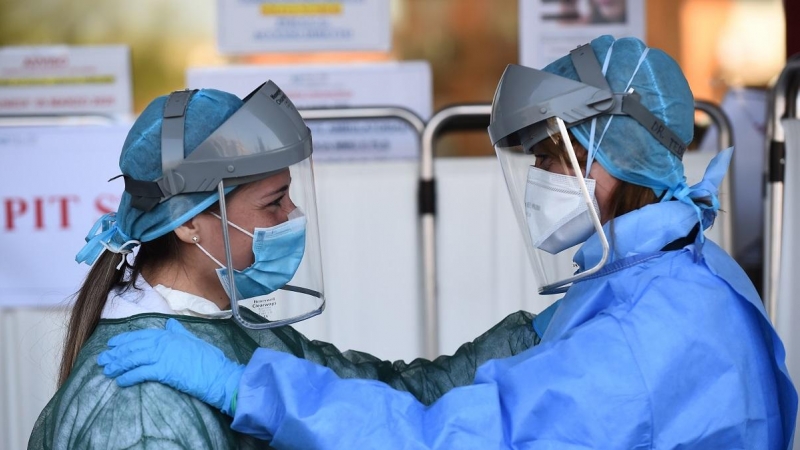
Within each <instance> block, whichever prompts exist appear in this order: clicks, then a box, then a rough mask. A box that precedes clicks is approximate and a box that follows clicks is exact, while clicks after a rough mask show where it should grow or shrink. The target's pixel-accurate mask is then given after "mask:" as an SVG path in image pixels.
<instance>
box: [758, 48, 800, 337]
mask: <svg viewBox="0 0 800 450" xmlns="http://www.w3.org/2000/svg"><path fill="white" fill-rule="evenodd" d="M799 89H800V57H794V58H792V59H790V60H789V61H788V62H787V64H786V67H785V68H784V69H783V71H782V72H781V74H780V75H779V76H778V79H777V81H776V82H775V84H774V85H773V86H772V88H771V89H770V94H769V103H768V107H767V108H768V109H767V143H766V158H767V160H766V164H765V165H764V167H765V170H766V174H765V175H766V186H765V189H764V194H765V197H766V207H765V208H766V211H765V214H764V284H763V291H764V307H765V308H766V310H767V314H768V315H769V319H770V321H771V322H772V323H773V324H775V323H776V314H777V310H778V283H779V281H780V265H781V242H782V241H783V199H784V190H783V188H784V180H785V176H786V167H785V163H786V161H785V157H786V132H785V130H784V129H783V124H782V123H781V120H783V119H784V118H789V117H797V113H798V110H800V108H798V102H800V96H798V94H799V92H798V90H799ZM790 98H793V99H794V101H793V102H789V101H788V100H787V99H790Z"/></svg>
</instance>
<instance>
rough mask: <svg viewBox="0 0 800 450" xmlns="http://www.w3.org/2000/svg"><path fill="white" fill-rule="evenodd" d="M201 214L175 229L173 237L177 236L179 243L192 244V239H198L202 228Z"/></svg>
mask: <svg viewBox="0 0 800 450" xmlns="http://www.w3.org/2000/svg"><path fill="white" fill-rule="evenodd" d="M201 215H202V213H200V214H198V215H196V216H194V217H192V218H191V219H189V220H187V221H186V222H184V224H183V225H181V226H179V227H178V228H175V235H176V236H178V239H180V240H181V242H184V243H186V244H194V243H195V239H194V237H195V236H197V237H198V238H199V237H200V235H201V229H202V228H203V227H202V218H200V216H201Z"/></svg>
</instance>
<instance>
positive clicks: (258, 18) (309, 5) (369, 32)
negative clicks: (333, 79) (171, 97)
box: [217, 0, 391, 53]
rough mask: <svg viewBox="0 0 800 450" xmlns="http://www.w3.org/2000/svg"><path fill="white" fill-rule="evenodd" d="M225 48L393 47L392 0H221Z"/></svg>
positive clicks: (219, 28)
mask: <svg viewBox="0 0 800 450" xmlns="http://www.w3.org/2000/svg"><path fill="white" fill-rule="evenodd" d="M217 16H218V17H217V33H218V36H217V38H218V39H217V41H218V45H219V50H220V52H222V53H258V52H296V51H322V50H378V51H386V50H389V46H390V42H391V21H390V14H389V0H218V1H217Z"/></svg>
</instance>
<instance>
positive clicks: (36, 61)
mask: <svg viewBox="0 0 800 450" xmlns="http://www.w3.org/2000/svg"><path fill="white" fill-rule="evenodd" d="M132 112H133V94H132V89H131V67H130V52H129V50H128V47H125V46H120V45H108V46H106V45H104V46H85V47H84V46H81V47H68V46H52V47H2V48H0V115H4V116H23V115H32V114H42V115H43V114H58V115H70V114H92V113H97V114H131V113H132Z"/></svg>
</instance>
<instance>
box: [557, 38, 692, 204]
mask: <svg viewBox="0 0 800 450" xmlns="http://www.w3.org/2000/svg"><path fill="white" fill-rule="evenodd" d="M591 46H592V50H594V54H595V56H596V57H597V60H598V61H599V62H600V66H601V67H603V69H604V73H605V76H606V79H607V80H608V83H609V84H610V85H611V89H612V91H613V92H620V93H621V92H626V91H627V90H628V89H630V88H632V89H633V90H634V91H635V92H637V93H638V94H639V95H640V96H641V99H640V101H641V103H642V105H643V106H644V107H645V108H647V109H649V110H650V112H652V113H653V114H654V115H655V116H656V117H658V118H659V119H661V121H663V122H664V124H665V125H666V126H667V127H668V128H670V129H671V130H672V131H673V132H674V133H676V134H677V135H678V136H679V137H680V138H681V139H682V140H683V143H684V144H686V145H688V144H689V143H690V142H691V141H692V137H693V134H694V98H693V96H692V91H691V90H690V89H689V83H688V82H687V81H686V78H685V77H684V75H683V72H682V71H681V69H680V67H679V66H678V64H677V63H676V62H675V61H674V60H673V59H672V58H671V57H669V55H667V54H666V53H664V52H663V51H661V50H658V49H648V47H647V46H646V45H645V44H644V43H643V42H642V41H640V40H639V39H636V38H622V39H618V40H615V39H614V38H613V37H611V36H601V37H599V38H597V39H595V40H593V41H592V42H591ZM543 70H545V71H546V72H550V73H553V74H556V75H560V76H562V77H566V78H569V79H572V80H576V81H579V78H578V73H577V72H576V71H575V66H574V65H573V64H572V60H571V58H570V57H569V55H568V56H565V57H562V58H560V59H558V60H556V61H554V62H553V63H551V64H549V65H548V66H547V67H545V68H544V69H543ZM593 126H594V128H595V133H594V142H592V127H593ZM570 131H571V132H572V134H573V135H574V136H575V138H576V139H577V140H578V142H580V143H581V145H583V146H584V147H585V148H586V149H588V150H589V151H590V155H589V156H590V160H591V159H592V158H594V159H596V160H597V161H598V162H599V163H600V165H601V166H603V168H604V169H606V170H607V171H608V172H609V173H610V174H611V175H613V176H614V177H615V178H618V179H620V180H624V181H627V182H629V183H633V184H636V185H639V186H647V187H650V188H652V189H653V191H655V193H656V195H662V194H663V193H664V192H672V191H676V190H679V189H681V188H682V186H684V185H685V177H684V173H683V163H682V162H681V160H680V159H678V157H676V156H675V155H674V154H673V153H672V152H670V151H669V150H668V149H667V148H666V147H664V146H663V145H662V144H661V143H659V142H658V141H657V140H656V139H655V138H654V137H653V136H652V135H651V134H650V133H649V132H648V130H647V129H646V128H645V127H644V126H642V125H641V124H640V123H639V122H637V121H636V120H635V119H633V118H632V117H629V116H610V115H603V116H598V118H597V120H596V123H594V125H593V122H592V121H588V122H585V123H583V124H580V125H577V126H575V127H572V128H570Z"/></svg>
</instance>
